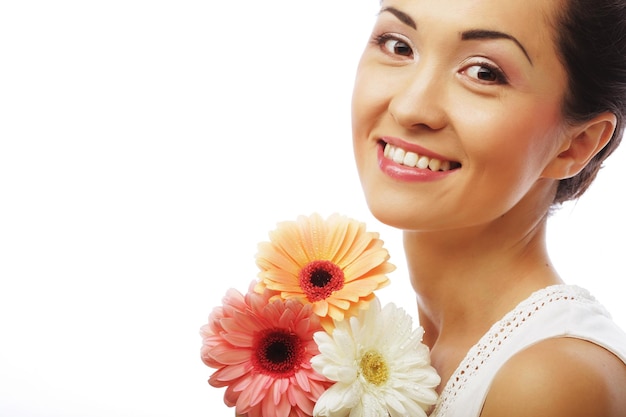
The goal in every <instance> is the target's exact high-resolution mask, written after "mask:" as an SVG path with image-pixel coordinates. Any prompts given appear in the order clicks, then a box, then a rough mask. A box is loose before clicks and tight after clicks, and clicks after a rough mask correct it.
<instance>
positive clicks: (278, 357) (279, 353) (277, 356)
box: [252, 329, 305, 378]
mask: <svg viewBox="0 0 626 417" xmlns="http://www.w3.org/2000/svg"><path fill="white" fill-rule="evenodd" d="M255 339H256V340H255V343H254V345H253V351H254V354H253V357H252V363H253V365H254V367H255V369H257V370H258V371H259V372H261V373H264V374H266V375H271V376H273V377H279V378H284V377H289V376H292V375H293V374H295V372H296V370H297V369H298V367H299V365H300V364H301V363H302V361H303V356H304V350H305V349H304V345H303V343H302V341H301V340H300V338H299V337H298V336H296V335H295V334H293V333H291V332H289V331H287V330H285V329H267V330H264V331H262V332H260V333H258V334H257V336H256V338H255Z"/></svg>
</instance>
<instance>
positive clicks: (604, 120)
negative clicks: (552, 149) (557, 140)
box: [542, 112, 617, 180]
mask: <svg viewBox="0 0 626 417" xmlns="http://www.w3.org/2000/svg"><path fill="white" fill-rule="evenodd" d="M616 126H617V117H616V116H615V115H614V114H613V113H610V112H606V113H602V114H600V115H598V116H596V117H594V118H593V119H591V120H589V121H587V122H585V123H583V124H581V125H578V126H575V127H573V128H571V129H568V131H569V133H568V134H567V135H566V137H565V140H564V141H563V143H562V145H561V148H560V149H559V152H558V155H557V156H556V157H555V158H554V159H553V160H552V161H551V162H550V163H549V164H548V166H546V168H545V169H544V171H543V175H542V177H543V178H552V179H557V180H562V179H565V178H571V177H573V176H575V175H576V174H578V173H579V172H580V171H582V169H583V168H584V167H585V166H587V164H588V163H589V161H590V160H591V159H592V158H593V157H594V156H596V154H597V153H598V152H600V151H601V150H602V148H604V147H605V146H606V144H607V143H608V142H609V140H611V137H612V136H613V132H614V131H615V127H616Z"/></svg>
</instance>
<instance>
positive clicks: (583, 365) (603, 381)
mask: <svg viewBox="0 0 626 417" xmlns="http://www.w3.org/2000/svg"><path fill="white" fill-rule="evenodd" d="M501 416H507V417H530V416H533V417H541V416H550V417H566V416H567V417H625V416H626V365H625V364H624V363H623V362H622V361H621V360H620V359H619V358H617V357H616V356H615V355H613V354H612V353H611V352H609V351H607V350H606V349H604V348H602V347H600V346H598V345H595V344H593V343H590V342H587V341H584V340H579V339H572V338H558V339H549V340H545V341H542V342H540V343H537V344H536V345H533V346H531V347H529V348H527V349H525V350H524V351H522V352H520V353H518V354H517V355H515V356H514V357H513V358H511V359H510V360H509V361H508V362H507V363H506V364H505V365H504V366H503V367H502V368H501V369H500V371H499V372H498V374H497V375H496V377H495V379H494V381H493V385H492V387H491V389H490V391H489V394H488V396H487V400H486V402H485V406H484V408H483V411H482V414H481V417H501Z"/></svg>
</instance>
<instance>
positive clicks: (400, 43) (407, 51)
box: [374, 34, 413, 58]
mask: <svg viewBox="0 0 626 417" xmlns="http://www.w3.org/2000/svg"><path fill="white" fill-rule="evenodd" d="M374 42H375V43H376V44H377V45H378V46H379V47H380V48H381V49H383V51H384V52H386V53H388V54H391V55H398V56H403V57H407V58H411V57H413V49H411V46H410V45H409V44H408V43H407V42H406V41H404V40H402V39H400V38H398V37H396V36H393V35H390V34H384V35H380V36H377V37H376V38H375V39H374Z"/></svg>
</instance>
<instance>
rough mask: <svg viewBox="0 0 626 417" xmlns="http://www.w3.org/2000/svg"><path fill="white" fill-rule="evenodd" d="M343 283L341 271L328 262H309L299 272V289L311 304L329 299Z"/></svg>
mask: <svg viewBox="0 0 626 417" xmlns="http://www.w3.org/2000/svg"><path fill="white" fill-rule="evenodd" d="M343 283H344V275H343V271H342V270H341V268H339V267H338V266H337V265H335V264H334V263H332V262H330V261H313V262H309V263H308V264H307V265H306V266H305V267H304V268H302V270H301V271H300V288H302V291H304V293H305V294H306V296H307V298H308V299H309V301H310V302H312V303H314V302H315V301H320V300H324V299H326V298H328V297H330V295H331V294H332V293H333V292H335V291H338V290H340V289H342V288H343Z"/></svg>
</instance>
